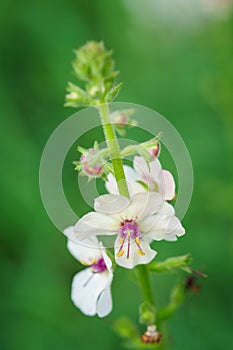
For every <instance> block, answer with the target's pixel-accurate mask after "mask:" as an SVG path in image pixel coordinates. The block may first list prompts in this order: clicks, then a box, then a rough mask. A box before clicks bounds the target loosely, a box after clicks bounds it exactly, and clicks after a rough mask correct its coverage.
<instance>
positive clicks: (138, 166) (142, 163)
mask: <svg viewBox="0 0 233 350" xmlns="http://www.w3.org/2000/svg"><path fill="white" fill-rule="evenodd" d="M133 166H134V169H135V170H136V172H137V174H138V175H139V177H140V178H141V179H142V178H144V177H145V175H146V174H149V167H148V164H147V162H146V160H145V159H144V158H143V157H134V161H133Z"/></svg>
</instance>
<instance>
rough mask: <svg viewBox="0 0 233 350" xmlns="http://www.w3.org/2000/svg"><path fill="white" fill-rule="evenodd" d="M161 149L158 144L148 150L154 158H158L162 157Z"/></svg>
mask: <svg viewBox="0 0 233 350" xmlns="http://www.w3.org/2000/svg"><path fill="white" fill-rule="evenodd" d="M160 149H161V147H160V143H157V145H155V146H153V147H150V148H148V149H147V150H148V152H149V154H150V155H151V156H152V157H153V158H158V157H159V155H160Z"/></svg>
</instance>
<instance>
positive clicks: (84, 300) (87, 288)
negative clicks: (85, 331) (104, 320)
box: [71, 268, 109, 316]
mask: <svg viewBox="0 0 233 350" xmlns="http://www.w3.org/2000/svg"><path fill="white" fill-rule="evenodd" d="M108 281H109V273H108V272H107V271H105V272H102V273H93V272H92V271H91V270H90V269H89V268H88V269H85V270H83V271H81V272H79V273H77V274H76V275H75V276H74V278H73V282H72V287H71V299H72V301H73V303H74V305H75V306H76V307H78V308H79V309H80V310H81V311H82V312H83V313H84V314H85V315H87V316H94V315H95V314H96V312H97V301H98V298H99V296H100V295H101V293H102V292H103V291H104V289H105V287H106V285H107V284H108Z"/></svg>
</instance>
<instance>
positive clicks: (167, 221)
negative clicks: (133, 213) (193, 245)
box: [141, 214, 185, 241]
mask: <svg viewBox="0 0 233 350" xmlns="http://www.w3.org/2000/svg"><path fill="white" fill-rule="evenodd" d="M153 220H154V224H153ZM143 225H144V227H143V228H144V229H145V228H146V230H147V231H146V232H147V234H148V235H149V236H150V237H151V238H153V239H155V240H157V241H160V240H162V239H165V240H168V241H174V240H176V236H178V237H179V236H182V235H184V234H185V230H184V228H183V227H182V225H181V223H180V221H179V219H178V218H177V217H176V216H173V217H167V216H166V215H160V214H156V215H154V216H153V217H150V218H147V219H145V220H144V222H143V224H142V225H141V226H143Z"/></svg>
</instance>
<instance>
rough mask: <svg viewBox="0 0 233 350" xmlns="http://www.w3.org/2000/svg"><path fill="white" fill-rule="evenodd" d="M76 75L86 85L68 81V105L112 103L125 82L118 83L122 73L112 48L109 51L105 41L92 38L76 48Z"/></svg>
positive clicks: (74, 69) (74, 62) (74, 66)
mask: <svg viewBox="0 0 233 350" xmlns="http://www.w3.org/2000/svg"><path fill="white" fill-rule="evenodd" d="M73 71H74V75H75V77H76V78H77V79H78V80H79V81H82V82H83V84H84V88H83V89H81V88H80V87H79V86H77V85H75V84H73V83H70V82H69V83H68V87H67V91H68V94H67V95H66V102H65V106H67V107H87V106H93V105H97V104H100V103H108V102H112V101H113V100H114V99H115V98H116V96H117V95H118V93H119V91H120V89H121V86H122V84H121V83H120V84H116V78H117V76H118V74H119V72H118V71H116V70H115V63H114V60H113V58H112V51H108V50H106V48H105V46H104V43H103V42H95V41H90V42H88V43H87V44H86V45H84V46H82V47H81V48H80V49H78V50H76V51H75V59H74V61H73Z"/></svg>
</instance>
